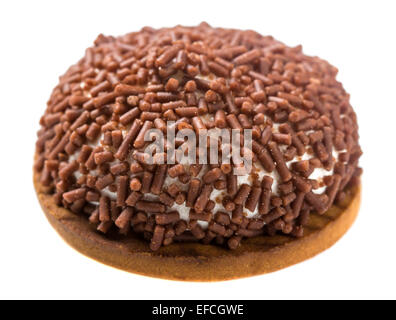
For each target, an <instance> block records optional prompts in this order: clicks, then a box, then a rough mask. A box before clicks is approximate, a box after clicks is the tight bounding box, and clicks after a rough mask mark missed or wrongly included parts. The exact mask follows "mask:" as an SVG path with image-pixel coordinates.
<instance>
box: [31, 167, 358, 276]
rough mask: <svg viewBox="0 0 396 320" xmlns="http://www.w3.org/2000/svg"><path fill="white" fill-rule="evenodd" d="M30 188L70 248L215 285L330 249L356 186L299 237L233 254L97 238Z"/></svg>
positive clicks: (351, 210)
mask: <svg viewBox="0 0 396 320" xmlns="http://www.w3.org/2000/svg"><path fill="white" fill-rule="evenodd" d="M34 186H35V189H36V192H37V196H38V199H39V202H40V204H41V207H42V208H43V210H44V213H45V215H46V217H47V219H48V221H49V222H50V223H51V225H52V226H53V227H54V228H55V230H56V231H57V232H58V233H59V234H60V236H61V237H62V238H63V239H64V240H65V241H66V242H67V243H68V244H69V245H71V246H72V247H73V248H75V249H76V250H77V251H79V252H81V253H82V254H84V255H86V256H88V257H90V258H93V259H95V260H97V261H99V262H102V263H104V264H107V265H110V266H113V267H116V268H119V269H122V270H125V271H128V272H133V273H137V274H141V275H145V276H151V277H157V278H163V279H169V280H182V281H221V280H231V279H237V278H243V277H250V276H255V275H259V274H264V273H269V272H273V271H277V270H280V269H283V268H286V267H288V266H291V265H293V264H296V263H298V262H301V261H304V260H306V259H309V258H311V257H313V256H315V255H316V254H318V253H320V252H322V251H324V250H326V249H327V248H329V247H330V246H332V245H333V244H334V243H335V242H336V241H337V240H338V239H339V238H341V236H342V235H343V234H344V233H345V232H346V231H347V230H348V229H349V227H350V226H351V225H352V223H353V222H354V220H355V218H356V216H357V213H358V210H359V206H360V199H361V187H360V186H359V187H357V188H353V189H350V190H348V191H347V197H346V199H345V200H344V201H343V203H341V204H339V205H333V206H332V207H331V208H330V209H329V210H328V211H327V212H326V213H325V214H323V215H317V214H311V217H310V222H309V224H308V225H307V226H306V227H304V236H303V237H302V238H294V237H289V236H284V235H276V236H273V237H269V236H258V237H254V238H249V239H245V240H242V245H241V246H240V247H238V248H237V249H236V250H229V249H226V248H222V247H219V246H215V245H204V244H201V243H187V242H183V243H173V244H171V245H169V246H165V247H161V248H160V249H159V250H158V251H155V252H153V251H151V250H150V248H149V243H148V242H147V241H145V240H143V239H141V238H139V237H138V236H136V235H133V234H130V235H128V236H121V235H118V234H117V233H116V232H114V233H110V234H109V235H103V234H101V233H99V232H98V231H96V229H95V227H94V226H93V225H91V224H90V223H89V221H88V219H87V217H86V216H83V215H76V214H74V213H72V212H71V211H70V210H67V209H65V208H62V207H59V206H58V205H56V203H55V201H54V200H53V197H52V196H51V195H48V194H47V191H48V190H46V188H45V187H44V186H43V185H41V184H40V182H39V176H38V175H36V174H35V176H34Z"/></svg>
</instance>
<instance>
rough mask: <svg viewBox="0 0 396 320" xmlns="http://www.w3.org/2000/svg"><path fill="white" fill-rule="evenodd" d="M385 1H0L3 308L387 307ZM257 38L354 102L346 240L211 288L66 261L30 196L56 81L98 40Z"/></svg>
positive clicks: (390, 240) (389, 127) (390, 101)
mask: <svg viewBox="0 0 396 320" xmlns="http://www.w3.org/2000/svg"><path fill="white" fill-rule="evenodd" d="M395 9H396V8H395V5H394V1H372V2H367V1H345V0H344V1H334V0H333V1H327V2H324V1H287V2H286V1H269V2H266V1H248V0H243V1H213V0H211V1H203V0H199V1H188V0H184V1H170V0H167V1H148V0H144V1H115V0H111V1H109V0H107V1H98V0H96V1H81V0H79V1H71V0H68V1H48V2H44V1H24V2H22V1H1V2H0V92H1V94H0V97H1V99H0V104H1V106H0V110H1V111H0V119H1V121H0V131H1V134H0V139H1V140H0V141H1V150H2V151H1V156H0V161H1V166H0V168H1V171H0V188H1V189H0V200H1V201H0V204H1V207H0V208H1V209H0V211H1V218H0V226H1V228H0V298H77V299H78V298H109V299H113V298H121V299H123V298H127V299H149V298H151V299H164V298H166V299H193V298H195V299H200V298H208V299H275V298H303V299H305V298H341V299H343V298H396V293H395V286H396V272H395V270H396V257H395V255H396V241H395V229H396V205H395V201H396V183H395V178H396V176H395V163H396V158H395V156H396V152H395V148H396V144H395V138H396V137H395V128H396V102H395V100H396V94H395V92H396V81H395V78H396V63H395V60H396V50H395V43H396V40H395V33H394V32H395V30H396V23H395V16H394V15H395V12H396V10H395ZM203 20H205V21H207V22H208V23H210V24H212V25H213V26H222V27H234V28H242V29H254V30H256V31H258V32H260V33H262V34H271V35H273V36H274V37H275V38H277V39H279V40H281V41H283V42H285V43H286V44H288V45H292V46H294V45H297V44H300V43H301V44H303V46H304V51H305V53H307V54H310V55H318V56H320V57H322V58H324V59H327V60H328V61H329V62H330V63H332V64H333V65H335V66H337V67H338V68H339V70H340V72H339V76H338V79H339V80H341V81H342V82H343V84H344V86H345V88H346V90H347V91H348V92H349V93H351V96H352V98H351V101H352V105H353V106H354V108H355V110H356V112H357V114H358V120H359V125H360V134H361V144H362V148H363V151H364V156H363V157H362V160H361V165H362V167H363V168H364V176H363V202H362V208H361V210H360V215H359V217H358V219H357V221H356V223H355V224H354V225H353V227H352V228H351V229H350V231H349V232H348V233H347V234H346V235H345V236H344V237H343V238H342V239H341V240H340V241H339V242H338V243H337V244H336V245H334V246H333V247H332V248H331V249H329V250H327V251H326V252H324V253H322V254H320V255H319V256H317V257H315V258H313V259H310V260H309V261H306V262H304V263H301V264H299V265H296V266H293V267H290V268H287V269H285V270H282V271H279V272H276V273H273V274H269V275H264V276H258V277H253V278H248V279H242V280H236V281H228V282H219V283H183V282H174V281H165V280H158V279H153V278H148V277H142V276H137V275H133V274H128V273H126V272H123V271H118V270H116V269H112V268H110V267H107V266H105V265H102V264H100V263H97V262H95V261H93V260H90V259H89V258H86V257H84V256H82V255H81V254H79V253H77V252H76V251H74V250H73V249H72V248H70V247H69V246H68V245H66V244H65V243H64V242H63V240H62V239H61V238H60V237H59V236H58V235H57V234H56V232H55V231H54V230H53V229H52V228H51V227H50V225H49V223H48V222H47V221H46V219H45V217H44V214H43V213H42V211H41V209H40V207H39V204H38V201H37V199H36V196H35V192H34V189H33V185H32V158H33V153H34V144H35V133H36V131H37V130H38V129H39V126H38V121H39V118H40V115H41V114H42V113H43V112H44V109H45V103H46V101H47V99H48V98H49V95H50V92H51V90H52V88H53V87H54V86H55V85H56V83H57V79H58V76H59V75H61V74H62V73H63V72H64V71H65V70H66V69H67V67H68V66H69V65H71V64H72V63H75V62H76V61H77V60H78V59H80V58H81V57H82V55H83V53H84V50H85V48H86V47H88V46H90V45H91V44H92V42H93V40H94V39H95V37H96V35H97V34H99V33H104V34H111V35H120V34H124V33H127V32H130V31H137V30H139V29H140V28H141V27H143V26H145V25H151V26H153V27H162V26H172V25H175V24H185V25H195V24H198V23H200V22H201V21H203Z"/></svg>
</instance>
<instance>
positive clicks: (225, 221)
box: [34, 23, 362, 250]
mask: <svg viewBox="0 0 396 320" xmlns="http://www.w3.org/2000/svg"><path fill="white" fill-rule="evenodd" d="M336 75H337V69H336V68H334V67H333V66H331V65H330V64H328V63H327V62H326V61H324V60H321V59H319V58H317V57H310V56H306V55H304V54H303V53H302V48H301V46H298V47H294V48H290V47H287V46H286V45H284V44H282V43H280V42H278V41H276V40H274V39H273V38H272V37H270V36H261V35H260V34H258V33H255V32H252V31H240V30H232V29H221V28H212V27H210V26H209V25H207V24H206V23H202V24H200V25H199V26H197V27H183V26H177V27H175V28H169V29H158V30H155V29H152V28H144V29H142V30H141V31H139V32H134V33H130V34H127V35H124V36H121V37H111V36H104V35H99V36H98V38H97V39H96V40H95V43H94V46H93V47H91V48H89V49H88V50H87V51H86V55H85V56H84V57H83V58H82V59H81V60H80V61H79V62H78V63H77V64H75V65H73V66H72V67H70V69H69V70H68V71H67V72H66V73H65V75H63V76H62V77H61V80H60V82H59V84H58V85H57V86H56V87H55V88H54V90H53V92H52V94H51V97H50V99H49V102H48V106H47V110H46V111H45V113H44V115H43V117H42V119H41V120H40V124H41V129H40V131H39V132H38V137H37V143H36V153H37V159H36V161H35V165H34V170H35V171H36V172H38V173H40V174H41V177H40V181H41V183H42V184H44V185H46V186H48V187H50V188H48V189H49V190H50V191H49V192H52V193H53V195H54V198H55V200H56V201H57V204H59V205H60V206H64V207H66V208H68V209H70V210H71V211H72V212H74V213H76V214H80V213H81V214H86V215H88V219H89V222H90V223H91V224H93V225H95V227H96V228H97V230H98V231H100V232H102V233H107V232H108V231H109V230H110V229H112V228H114V229H118V230H119V232H120V233H121V234H122V235H124V236H128V234H129V233H138V234H141V236H142V237H143V238H144V239H147V240H148V241H150V248H151V249H152V250H158V249H159V248H160V247H161V246H162V245H170V244H171V243H172V242H174V241H202V243H205V244H215V245H227V246H228V247H229V248H231V249H236V248H237V247H238V246H239V245H240V244H241V241H242V239H243V238H245V237H254V236H258V235H262V234H266V235H269V236H272V235H275V234H276V233H281V234H289V235H291V236H295V237H301V236H302V235H303V232H304V225H305V224H306V223H307V221H308V220H309V217H310V213H311V212H317V213H319V214H323V213H324V212H325V211H326V210H328V209H329V208H330V207H331V205H332V204H333V203H334V201H337V199H338V200H339V199H342V198H343V197H344V196H345V191H346V188H348V187H350V186H353V185H354V184H357V183H358V181H359V179H358V178H359V176H360V174H361V169H360V168H359V167H358V160H359V157H360V156H361V154H362V151H361V149H360V146H359V143H358V125H357V122H356V115H355V113H354V111H353V109H352V107H351V105H350V104H349V95H348V94H347V93H346V92H345V90H344V89H343V87H342V85H341V83H339V82H338V81H337V80H336ZM65 88H67V89H65ZM167 121H175V123H174V128H175V129H176V131H179V132H180V131H182V130H183V129H193V130H194V131H195V132H196V134H197V135H198V134H202V133H204V132H207V130H209V129H211V128H219V129H227V130H231V129H236V130H238V131H239V132H240V133H244V132H245V130H248V129H252V136H253V142H252V150H251V151H250V150H244V153H243V154H244V156H245V157H252V159H253V170H252V172H251V173H250V174H249V175H247V176H242V177H241V176H237V175H236V174H235V172H234V171H233V169H235V165H234V164H233V163H232V162H231V163H218V164H212V165H206V164H184V163H178V162H176V163H169V164H168V163H167V162H166V163H165V164H157V163H159V162H158V160H159V159H162V158H163V156H164V154H156V155H155V157H154V158H155V159H156V161H157V162H155V163H154V164H152V163H149V162H148V161H147V160H148V159H147V154H145V153H144V147H145V146H146V141H145V140H144V138H145V134H146V133H147V131H148V130H149V129H152V128H156V129H159V130H160V131H162V132H163V133H165V135H166V132H167V127H168V126H170V125H169V124H168V123H167ZM211 139H212V137H211ZM197 140H198V139H197ZM213 142H215V143H217V142H218V141H217V140H216V139H214V141H213ZM181 143H183V141H180V140H178V139H176V145H177V146H179V145H180V144H181ZM222 147H223V148H224V147H226V146H225V145H223V146H222ZM168 151H169V150H168ZM198 151H199V152H203V151H204V150H198ZM219 155H221V150H220V151H219ZM219 159H221V157H219ZM321 170H322V171H324V172H326V173H325V174H323V176H321V177H319V178H313V177H314V176H315V175H313V173H314V172H317V171H321ZM245 209H246V210H247V211H246V210H245ZM182 211H183V212H184V213H182ZM187 212H188V213H187ZM186 215H187V216H186ZM187 221H188V222H187ZM206 225H207V227H206Z"/></svg>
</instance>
